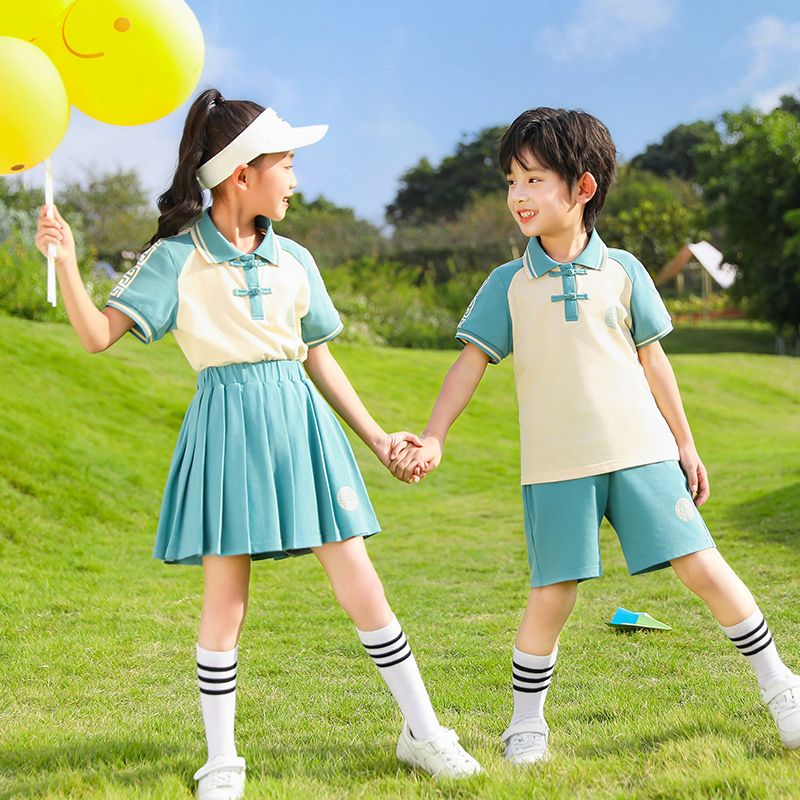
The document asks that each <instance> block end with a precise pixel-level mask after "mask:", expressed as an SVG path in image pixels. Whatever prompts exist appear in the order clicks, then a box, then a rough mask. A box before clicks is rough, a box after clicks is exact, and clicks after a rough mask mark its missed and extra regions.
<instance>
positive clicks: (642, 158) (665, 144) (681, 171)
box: [631, 121, 719, 180]
mask: <svg viewBox="0 0 800 800" xmlns="http://www.w3.org/2000/svg"><path fill="white" fill-rule="evenodd" d="M718 143H719V132H718V131H717V129H716V127H715V125H714V123H713V122H705V121H698V122H692V123H691V124H689V125H678V126H677V127H675V128H673V129H672V130H671V131H668V132H667V133H666V134H665V135H664V138H663V139H662V140H661V141H660V142H659V143H658V144H649V145H647V147H646V148H645V151H644V153H640V154H639V155H637V156H634V157H633V158H632V159H631V166H633V167H635V168H636V169H646V170H648V171H650V172H652V173H654V174H656V175H659V176H660V177H662V178H667V177H669V176H677V177H679V178H684V179H685V180H693V179H694V178H695V176H696V175H697V159H696V149H697V148H698V147H701V146H707V145H715V144H718Z"/></svg>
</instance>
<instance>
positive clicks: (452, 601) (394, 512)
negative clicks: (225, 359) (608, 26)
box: [0, 317, 800, 800]
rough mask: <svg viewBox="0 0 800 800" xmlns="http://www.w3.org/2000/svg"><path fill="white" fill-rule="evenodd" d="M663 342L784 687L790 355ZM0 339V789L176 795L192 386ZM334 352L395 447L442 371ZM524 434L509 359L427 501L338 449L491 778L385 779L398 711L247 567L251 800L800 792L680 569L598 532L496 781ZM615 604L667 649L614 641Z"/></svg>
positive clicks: (313, 603) (307, 617)
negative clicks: (173, 510)
mask: <svg viewBox="0 0 800 800" xmlns="http://www.w3.org/2000/svg"><path fill="white" fill-rule="evenodd" d="M755 335H756V336H761V335H762V334H760V333H758V331H756V332H755ZM674 336H675V339H674V341H675V343H676V344H675V347H674V349H673V352H675V353H677V354H676V355H675V356H674V358H673V363H674V366H675V369H676V372H677V374H678V378H679V380H680V382H681V385H682V387H683V393H684V399H685V403H686V405H687V407H688V412H689V417H690V420H691V422H692V423H693V426H694V429H695V436H696V439H697V441H698V445H699V448H700V452H701V455H702V456H703V458H704V460H705V462H706V464H707V466H708V468H709V471H710V475H711V485H712V497H711V500H710V502H709V504H708V505H707V507H706V508H707V511H706V512H705V517H706V520H707V522H708V524H709V526H710V528H711V530H712V533H713V534H714V535H715V537H716V540H717V543H718V544H719V546H720V548H721V550H722V551H723V553H724V554H725V555H726V556H727V557H728V559H729V560H730V561H731V562H732V564H733V565H734V567H735V568H736V569H737V570H738V571H739V573H740V574H741V575H742V576H743V578H744V579H745V581H746V582H747V583H748V584H749V585H750V586H751V588H752V589H753V591H754V593H755V594H756V596H757V598H758V600H759V602H760V604H761V607H762V609H763V610H764V612H765V614H766V615H767V616H768V619H769V622H770V625H771V627H772V629H773V633H774V635H775V639H776V640H777V642H778V644H779V647H780V648H781V650H782V653H783V655H784V659H785V660H786V661H787V662H788V663H789V664H790V665H792V666H793V667H794V668H795V669H798V670H800V603H798V599H800V588H798V580H797V578H798V574H800V547H799V545H800V532H799V531H798V527H799V526H798V520H800V462H799V461H798V447H797V444H798V441H800V388H799V387H800V360H798V359H789V358H781V359H778V358H776V357H774V356H771V355H768V354H766V353H768V352H769V349H770V348H771V340H770V343H769V345H768V346H767V347H766V352H765V351H764V344H763V341H762V340H761V339H759V340H758V341H756V343H755V344H752V342H753V341H754V340H753V339H752V338H751V337H748V336H747V335H746V332H743V331H742V330H741V329H739V330H738V333H737V336H739V337H740V340H741V341H739V342H738V343H737V345H736V347H738V348H741V349H744V350H750V351H754V352H707V351H708V350H711V349H714V348H712V347H711V345H710V342H711V341H712V340H718V339H719V336H718V334H717V333H716V332H714V331H713V330H712V332H711V333H703V331H700V332H699V339H697V337H695V339H694V340H693V336H692V332H691V331H687V330H683V331H681V330H679V331H677V332H676V334H675V335H674ZM762 339H763V336H762ZM700 340H703V341H700ZM0 347H1V348H2V352H3V354H4V357H3V363H4V370H3V372H4V378H3V393H2V403H0V430H2V435H1V436H0V563H2V579H1V584H0V676H1V678H0V798H26V799H27V798H170V799H174V798H188V797H191V796H192V791H193V782H192V780H191V775H192V772H193V771H194V770H195V769H196V768H197V767H198V766H199V765H200V764H201V763H202V762H203V760H204V739H203V732H202V725H201V719H200V714H199V708H198V705H199V704H198V699H197V687H196V678H195V671H194V651H193V648H194V643H195V641H196V626H197V619H198V614H199V607H200V593H201V572H200V570H199V569H198V568H192V567H176V566H164V565H163V564H161V563H160V562H157V561H154V560H152V559H151V557H150V552H151V548H152V543H153V536H154V531H155V525H156V518H157V513H158V508H159V502H160V496H161V489H162V486H163V482H164V480H165V477H166V473H167V468H168V465H169V460H170V457H171V453H172V448H173V445H174V441H175V438H176V435H177V431H178V427H179V425H180V421H181V418H182V415H183V412H184V409H185V407H186V405H187V404H188V402H189V399H190V397H191V396H192V393H193V389H194V376H193V374H192V372H191V370H190V368H189V367H188V366H187V365H186V364H185V363H184V361H183V358H182V356H181V354H180V352H179V351H178V349H177V347H176V346H175V344H174V342H173V341H172V340H170V341H168V342H165V343H161V344H159V345H156V346H152V347H150V348H147V349H145V348H144V347H142V345H140V344H139V343H137V342H135V341H134V340H133V338H132V337H126V341H124V342H122V343H120V344H119V345H118V346H117V347H115V348H114V349H113V350H112V351H111V352H110V353H108V354H105V355H102V356H89V355H86V354H85V353H83V351H82V350H81V348H80V346H79V344H78V342H77V339H76V337H75V336H74V334H73V333H72V331H71V330H70V329H69V328H68V327H66V326H62V325H50V324H34V323H30V322H26V321H22V320H17V319H12V318H8V317H0ZM667 349H668V350H669V349H670V344H669V340H667ZM715 349H717V350H726V349H729V348H727V347H719V346H716V348H715ZM333 351H334V353H335V354H336V356H337V357H338V358H339V359H340V361H341V363H342V364H343V366H344V368H345V370H346V371H347V373H348V375H349V376H350V378H351V380H352V381H353V383H354V384H355V386H356V387H357V389H358V390H359V391H360V392H361V394H362V396H363V398H364V400H365V402H366V403H367V406H368V407H369V408H370V410H371V411H372V412H373V414H374V415H375V416H376V417H377V418H378V419H379V420H380V421H381V423H382V424H383V425H384V426H385V427H386V428H387V429H390V430H392V429H398V428H403V427H407V428H409V429H412V430H414V429H419V428H420V427H421V426H422V424H423V423H424V421H425V418H426V416H427V413H428V411H429V409H430V406H431V404H432V401H433V399H434V397H435V394H436V391H437V390H438V386H439V383H440V381H441V378H442V375H443V373H444V371H445V370H446V368H447V366H448V365H449V364H450V363H451V361H452V359H453V357H454V353H452V352H427V351H410V350H390V349H368V348H357V347H349V346H344V345H339V346H336V345H334V347H333ZM516 416H517V413H516V406H515V399H514V390H513V376H512V370H511V365H510V363H504V364H503V365H501V366H499V367H490V368H489V370H488V371H487V376H486V379H485V380H484V382H483V384H482V385H481V387H480V389H479V390H478V393H477V395H476V397H475V399H474V401H473V402H472V404H471V406H470V408H469V409H468V411H467V412H466V413H465V414H464V416H463V417H462V419H461V420H459V422H458V423H457V424H456V426H455V427H454V429H453V432H452V434H451V437H450V440H449V444H448V451H447V453H446V457H445V461H444V462H443V464H442V467H441V469H440V470H439V471H438V472H437V473H434V474H433V475H432V476H431V477H430V478H429V479H427V480H426V481H425V482H424V483H423V484H422V485H420V486H416V487H411V486H405V485H402V484H400V483H398V482H396V481H394V480H393V479H392V478H391V476H390V475H389V474H388V473H386V472H385V471H383V468H382V467H381V466H380V465H379V464H378V462H377V461H376V460H375V459H374V458H373V457H372V456H371V454H369V453H368V452H367V451H366V449H365V448H364V447H363V446H362V445H360V443H357V444H356V446H355V450H356V454H357V456H358V459H359V462H360V463H361V465H362V468H363V471H364V475H365V479H366V482H367V485H368V487H369V488H370V492H371V496H372V498H373V502H374V504H375V506H376V509H377V511H378V515H379V517H380V519H381V521H382V524H383V527H384V533H382V534H381V535H379V536H377V537H375V538H374V539H372V540H371V541H370V543H369V549H370V552H371V554H372V556H373V558H374V561H375V563H376V566H377V568H378V571H379V573H380V574H381V576H382V578H383V579H384V582H385V585H386V588H387V592H388V595H389V598H390V600H391V602H392V604H393V606H394V608H395V611H396V612H397V615H398V617H399V618H400V620H401V621H402V623H403V625H404V628H405V629H406V631H407V633H408V634H409V638H410V640H411V642H412V646H413V647H414V650H415V652H416V656H417V659H418V661H419V663H420V666H421V668H422V671H423V674H424V676H425V678H426V681H427V683H428V686H429V688H430V691H431V694H432V697H433V701H434V705H435V706H436V708H437V709H438V710H439V712H440V715H441V719H442V721H443V722H444V723H445V724H447V725H448V726H451V727H454V728H456V729H457V730H458V732H459V733H460V734H461V737H462V740H463V741H464V743H465V744H466V746H467V747H468V748H469V750H470V751H471V752H473V753H474V754H475V755H476V756H477V757H478V759H479V760H480V761H481V762H482V763H483V765H484V767H485V768H486V773H485V775H483V776H478V777H475V778H472V779H470V780H469V781H466V782H463V783H433V782H432V781H430V780H428V779H426V778H424V777H422V776H419V775H416V774H413V773H411V772H409V771H407V770H406V769H404V768H401V767H399V766H398V764H397V763H396V760H395V757H394V745H395V741H396V736H397V733H398V731H399V727H400V715H399V713H398V712H397V710H396V708H395V707H394V705H393V702H392V700H391V697H390V695H389V694H388V691H386V690H385V689H384V687H383V685H382V682H381V681H380V678H379V676H378V674H377V672H376V671H375V669H374V667H373V666H372V664H371V663H370V660H369V659H368V658H367V657H366V656H365V655H364V652H363V649H362V648H361V646H360V644H359V642H358V639H357V637H356V635H355V633H354V631H353V628H352V626H351V625H350V624H349V622H348V621H347V620H346V618H345V617H344V614H343V613H342V612H341V611H340V610H339V609H338V608H337V607H336V606H335V604H334V602H333V598H332V595H331V592H330V589H329V587H328V585H327V582H326V580H325V578H324V575H323V573H322V571H321V569H320V568H319V566H318V564H317V562H316V559H314V558H313V556H308V557H302V558H297V559H290V560H288V561H283V562H280V563H272V562H259V563H257V564H255V565H254V570H253V581H252V595H251V605H250V612H249V617H248V621H247V623H246V626H245V633H244V636H243V639H242V643H241V649H240V671H239V693H238V705H239V717H238V735H237V738H238V743H239V748H240V752H241V753H242V754H243V755H245V756H246V758H247V759H248V787H249V788H248V795H247V796H248V798H301V799H303V800H305V798H370V799H371V798H489V799H491V798H496V799H497V800H500V799H501V798H502V799H503V800H505V799H506V798H529V797H530V798H532V797H542V798H548V800H550V799H551V798H574V797H580V798H589V797H591V798H595V797H597V798H628V797H640V798H653V799H655V798H660V799H662V800H665V799H666V798H770V799H772V798H792V797H795V798H796V797H798V796H800V788H798V787H800V752H798V753H794V754H790V753H786V752H785V751H784V750H783V748H782V747H781V745H780V742H779V741H778V738H777V734H776V733H775V731H774V730H773V727H772V722H771V719H770V717H769V714H768V712H767V710H766V709H765V708H764V707H763V706H761V705H760V703H759V701H758V697H757V693H756V689H755V681H754V679H753V677H752V675H751V673H750V671H749V669H748V667H747V665H746V663H745V661H744V659H743V658H742V657H741V656H740V655H739V654H738V653H737V652H736V650H735V649H734V648H733V647H732V646H731V645H730V643H729V642H727V641H726V639H725V638H724V636H723V635H722V634H721V632H720V631H719V630H718V628H717V626H716V624H715V623H714V621H713V619H712V618H711V616H710V614H709V613H708V612H707V610H706V609H705V607H704V606H703V605H702V604H701V603H700V602H699V601H698V600H697V599H695V598H694V597H692V596H690V595H689V594H688V593H687V592H686V591H685V590H684V589H683V588H682V587H681V586H680V585H679V583H678V581H677V579H676V578H675V577H674V575H672V574H671V573H670V572H668V571H662V572H659V573H655V574H650V575H647V576H642V577H638V578H629V577H628V576H627V573H626V571H625V567H624V562H623V559H622V556H621V553H620V551H619V548H618V545H617V543H616V540H615V538H614V535H613V532H612V531H611V530H610V529H609V528H607V527H604V528H603V531H602V535H601V542H602V552H603V559H604V569H605V576H604V577H603V579H601V580H597V581H589V582H587V583H586V584H583V585H582V587H581V591H580V597H579V602H578V606H577V608H576V611H575V613H574V614H573V616H572V618H571V619H570V621H569V623H568V624H567V627H566V629H565V631H564V635H563V637H562V641H561V648H560V660H559V665H558V668H557V670H556V674H555V678H554V681H553V686H552V688H551V690H550V695H549V698H548V702H547V709H548V715H547V716H548V721H549V723H550V726H551V730H552V738H551V749H552V753H553V758H552V761H551V762H550V763H549V764H548V765H545V766H543V767H541V768H540V769H537V770H535V771H533V772H526V771H515V770H513V769H511V768H509V767H507V766H506V765H505V764H504V762H503V759H502V754H501V750H500V746H499V735H500V733H501V732H502V730H503V729H504V727H505V725H506V724H507V721H508V718H509V714H510V707H511V696H510V694H511V693H510V655H511V645H512V641H513V637H514V631H515V629H516V626H517V623H518V620H519V617H520V612H521V609H522V606H523V604H524V602H525V597H526V593H527V589H526V587H527V580H528V574H527V573H528V570H527V562H526V558H525V548H524V538H523V532H522V512H521V502H520V496H519V487H518V485H517V481H518V445H517V424H516ZM617 605H623V606H626V607H628V608H631V609H634V610H637V611H638V610H642V611H645V610H646V611H650V612H651V613H652V614H653V615H654V616H656V617H657V618H659V619H662V620H664V621H666V622H668V623H669V624H671V625H672V626H673V628H674V630H673V631H671V632H667V633H650V634H634V635H620V634H616V633H614V632H612V631H611V630H610V629H608V628H607V627H606V626H605V625H604V620H606V619H608V618H609V617H610V616H611V614H612V613H613V611H614V609H615V608H616V606H617Z"/></svg>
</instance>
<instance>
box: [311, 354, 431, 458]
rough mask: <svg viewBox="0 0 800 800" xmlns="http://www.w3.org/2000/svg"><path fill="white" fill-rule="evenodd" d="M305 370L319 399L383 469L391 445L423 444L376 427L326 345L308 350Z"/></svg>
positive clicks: (403, 435)
mask: <svg viewBox="0 0 800 800" xmlns="http://www.w3.org/2000/svg"><path fill="white" fill-rule="evenodd" d="M305 368H306V372H307V373H308V376H309V378H311V380H312V381H313V382H314V385H315V386H316V387H317V389H319V391H320V393H321V394H322V396H323V397H324V398H325V399H326V400H327V401H328V403H330V405H331V407H332V408H333V409H334V410H335V411H336V413H337V414H339V416H340V417H341V418H342V419H343V420H344V421H345V422H346V423H347V424H348V425H349V426H350V427H351V428H352V429H353V431H354V432H355V433H356V434H357V435H358V437H359V438H360V439H361V440H362V441H363V442H364V444H366V445H367V447H369V449H370V450H372V452H373V453H375V455H376V456H377V457H378V459H379V460H380V462H381V463H382V464H383V465H384V466H385V467H388V466H389V454H390V453H391V451H392V446H393V445H396V444H399V443H400V442H411V443H412V444H415V445H421V444H422V442H420V440H419V439H418V438H417V437H416V436H414V435H413V434H411V433H406V432H405V431H402V432H400V433H393V434H391V435H390V434H388V433H386V431H384V430H383V428H381V426H380V425H378V423H377V422H376V421H375V420H374V419H373V418H372V416H371V415H370V413H369V411H367V409H366V407H365V406H364V404H363V403H362V402H361V398H360V397H359V396H358V394H357V393H356V390H355V389H354V388H353V386H352V384H351V383H350V381H349V380H348V379H347V376H346V375H345V374H344V371H343V370H342V368H341V367H340V366H339V362H338V361H337V360H336V359H335V358H334V357H333V354H332V353H331V351H330V350H329V349H328V345H327V343H323V344H320V345H317V346H316V347H311V348H309V350H308V356H307V357H306V360H305Z"/></svg>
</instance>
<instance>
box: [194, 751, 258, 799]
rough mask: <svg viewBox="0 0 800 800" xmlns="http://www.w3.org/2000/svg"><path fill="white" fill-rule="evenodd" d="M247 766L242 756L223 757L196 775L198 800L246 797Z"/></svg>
mask: <svg viewBox="0 0 800 800" xmlns="http://www.w3.org/2000/svg"><path fill="white" fill-rule="evenodd" d="M244 772H245V764H244V759H243V758H242V757H241V756H229V755H221V756H217V757H216V758H214V759H212V760H211V761H208V762H207V763H205V764H204V765H203V766H202V767H200V769H199V770H197V772H195V774H194V779H195V780H196V781H197V800H239V798H241V797H244Z"/></svg>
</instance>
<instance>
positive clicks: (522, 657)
mask: <svg viewBox="0 0 800 800" xmlns="http://www.w3.org/2000/svg"><path fill="white" fill-rule="evenodd" d="M557 657H558V648H556V649H555V650H553V652H552V653H550V655H548V656H535V655H532V654H531V653H523V652H522V650H517V648H516V647H515V648H514V658H513V660H512V662H511V677H512V681H511V685H512V687H513V689H514V715H513V717H512V718H511V725H512V726H513V725H516V724H517V723H520V722H531V721H532V720H535V719H544V701H545V698H546V697H547V690H548V689H549V688H550V681H551V679H552V677H553V670H554V669H555V666H556V658H557ZM509 727H511V726H509Z"/></svg>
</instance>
